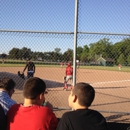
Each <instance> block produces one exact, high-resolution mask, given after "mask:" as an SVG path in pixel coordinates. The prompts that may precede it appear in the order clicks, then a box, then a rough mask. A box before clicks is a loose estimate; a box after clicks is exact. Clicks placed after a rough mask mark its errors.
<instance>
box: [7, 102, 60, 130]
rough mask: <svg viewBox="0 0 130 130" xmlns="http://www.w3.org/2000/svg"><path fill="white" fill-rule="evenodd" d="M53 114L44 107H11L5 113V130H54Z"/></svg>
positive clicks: (16, 105) (55, 120)
mask: <svg viewBox="0 0 130 130" xmlns="http://www.w3.org/2000/svg"><path fill="white" fill-rule="evenodd" d="M57 124H58V120H57V118H56V116H55V114H54V113H53V112H52V111H51V110H50V109H49V108H47V107H44V106H38V105H34V106H30V107H24V106H22V105H19V104H15V105H13V106H12V107H11V108H10V110H9V111H8V113H7V130H56V127H57Z"/></svg>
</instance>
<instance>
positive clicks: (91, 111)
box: [89, 109, 106, 121]
mask: <svg viewBox="0 0 130 130" xmlns="http://www.w3.org/2000/svg"><path fill="white" fill-rule="evenodd" d="M89 112H90V113H91V114H92V115H93V117H95V119H96V118H97V119H98V120H104V121H106V119H105V117H104V116H103V115H102V114H101V113H100V112H99V111H97V110H91V109H89Z"/></svg>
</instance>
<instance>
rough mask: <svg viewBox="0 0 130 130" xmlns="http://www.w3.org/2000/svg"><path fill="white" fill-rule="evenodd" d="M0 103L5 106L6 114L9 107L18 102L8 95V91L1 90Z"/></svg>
mask: <svg viewBox="0 0 130 130" xmlns="http://www.w3.org/2000/svg"><path fill="white" fill-rule="evenodd" d="M0 104H1V106H2V107H3V109H4V112H5V114H6V113H7V111H8V110H9V108H10V107H11V106H12V105H14V104H17V103H16V102H15V101H14V100H12V99H11V98H10V96H9V95H8V93H7V92H6V91H1V90H0Z"/></svg>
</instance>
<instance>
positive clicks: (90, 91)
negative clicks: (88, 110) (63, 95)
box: [72, 82, 95, 107]
mask: <svg viewBox="0 0 130 130" xmlns="http://www.w3.org/2000/svg"><path fill="white" fill-rule="evenodd" d="M72 93H73V94H74V95H76V96H77V98H78V101H79V104H80V105H81V106H86V107H89V106H90V105H91V103H92V102H93V100H94V97H95V90H94V88H93V87H92V86H91V85H90V84H88V83H84V82H80V83H77V84H76V85H75V86H74V89H73V91H72Z"/></svg>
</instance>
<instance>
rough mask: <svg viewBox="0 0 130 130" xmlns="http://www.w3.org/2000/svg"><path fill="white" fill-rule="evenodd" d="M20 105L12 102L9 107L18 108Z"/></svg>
mask: <svg viewBox="0 0 130 130" xmlns="http://www.w3.org/2000/svg"><path fill="white" fill-rule="evenodd" d="M19 107H20V104H13V105H12V106H11V107H10V109H14V108H19Z"/></svg>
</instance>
